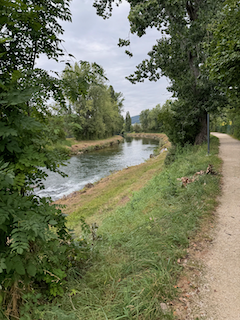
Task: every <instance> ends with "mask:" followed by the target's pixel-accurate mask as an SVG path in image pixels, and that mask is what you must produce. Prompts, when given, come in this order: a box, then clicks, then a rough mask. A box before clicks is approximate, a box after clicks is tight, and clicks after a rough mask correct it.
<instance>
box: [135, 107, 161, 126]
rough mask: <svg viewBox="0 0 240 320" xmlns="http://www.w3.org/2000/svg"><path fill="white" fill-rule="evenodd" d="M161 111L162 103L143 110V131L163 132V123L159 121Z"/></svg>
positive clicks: (141, 120)
mask: <svg viewBox="0 0 240 320" xmlns="http://www.w3.org/2000/svg"><path fill="white" fill-rule="evenodd" d="M160 113H161V106H160V104H158V105H156V107H155V108H153V109H152V110H149V109H146V110H143V111H141V113H140V116H139V119H140V122H141V126H142V128H143V132H161V131H162V123H161V122H159V115H160Z"/></svg>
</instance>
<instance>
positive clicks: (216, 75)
mask: <svg viewBox="0 0 240 320" xmlns="http://www.w3.org/2000/svg"><path fill="white" fill-rule="evenodd" d="M239 18H240V4H239V2H238V1H236V0H227V1H225V2H224V6H223V8H222V10H221V11H220V12H219V13H218V15H217V16H216V18H215V21H214V23H213V24H212V25H211V26H210V27H209V31H210V32H211V33H212V37H211V39H210V40H211V41H209V42H208V43H207V45H206V48H207V50H208V55H209V56H208V59H207V61H206V64H205V65H204V68H205V69H206V70H207V71H208V72H209V74H210V78H211V79H213V80H214V81H215V82H216V83H217V85H218V87H219V88H221V90H222V91H223V92H224V93H225V94H226V95H227V97H228V106H227V108H226V110H225V112H223V110H219V111H220V112H219V113H220V115H219V117H218V119H219V122H220V123H219V124H221V125H219V124H218V126H217V128H218V130H220V131H223V132H224V131H225V132H228V133H231V134H233V135H234V137H236V138H238V139H240V109H239V98H240V96H239V85H240V82H239V81H240V77H239V71H240V70H239V62H240V42H239V39H240V31H239V30H240V29H239V26H240V25H239V21H240V20H239ZM223 118H224V121H221V120H222V119H223Z"/></svg>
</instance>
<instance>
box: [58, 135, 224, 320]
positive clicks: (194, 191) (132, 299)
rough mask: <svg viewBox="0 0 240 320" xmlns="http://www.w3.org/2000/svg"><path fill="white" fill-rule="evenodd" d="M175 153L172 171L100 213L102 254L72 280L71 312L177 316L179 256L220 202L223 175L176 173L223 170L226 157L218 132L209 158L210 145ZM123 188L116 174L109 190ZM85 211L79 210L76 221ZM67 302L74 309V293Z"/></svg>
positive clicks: (147, 317)
mask: <svg viewBox="0 0 240 320" xmlns="http://www.w3.org/2000/svg"><path fill="white" fill-rule="evenodd" d="M175 152H176V153H175V161H174V162H172V164H171V165H169V166H168V167H167V170H166V169H165V170H163V171H161V172H159V173H157V174H155V176H154V177H153V178H152V180H151V181H149V182H148V183H147V184H146V185H145V187H144V188H142V189H141V190H140V191H137V192H135V193H134V194H133V195H132V198H131V200H130V201H129V202H128V203H127V204H126V205H125V206H122V207H118V208H116V209H115V210H112V211H111V214H109V212H104V211H103V212H102V213H101V214H102V217H101V219H102V223H101V225H100V227H99V229H98V231H99V232H100V233H101V235H102V241H97V242H96V244H95V246H96V249H97V251H98V254H96V255H95V258H94V259H92V260H91V263H89V264H88V265H86V270H85V271H86V272H85V274H84V276H83V277H82V278H81V279H78V280H77V279H72V280H69V282H68V286H69V288H70V289H69V290H70V292H73V291H72V290H74V292H75V293H76V294H74V295H72V296H71V299H72V304H73V306H75V307H74V308H75V310H72V313H73V314H74V315H76V316H77V318H78V319H89V320H91V319H92V320H93V319H98V320H104V319H105V320H106V319H111V320H112V319H114V320H116V319H144V320H152V319H168V320H172V319H173V313H172V311H171V308H170V307H169V306H170V303H171V301H172V300H173V299H174V298H175V297H176V295H177V288H176V284H177V282H178V278H179V276H180V275H181V272H182V268H183V267H182V266H181V264H179V263H178V262H177V261H178V259H180V258H183V257H184V256H185V255H186V249H187V248H188V246H189V241H190V239H191V237H192V236H193V235H194V234H195V233H196V232H197V230H199V227H200V225H201V221H202V220H203V218H204V217H208V216H209V214H210V213H211V212H212V210H213V209H214V207H215V206H216V196H217V194H218V193H219V187H218V185H219V180H220V177H219V175H203V176H200V177H199V179H198V180H197V181H194V182H192V183H190V184H188V185H187V186H186V187H182V186H181V185H180V183H179V182H178V180H177V178H180V177H182V176H187V175H190V174H193V173H194V172H196V171H200V170H206V168H207V166H208V164H209V163H212V164H213V165H214V167H215V168H216V170H219V167H220V164H221V162H220V160H219V159H218V158H217V153H218V141H217V139H216V138H212V139H211V156H209V157H206V145H203V146H201V147H196V146H195V147H189V146H188V147H187V148H183V149H181V150H177V151H175ZM129 170H130V169H129ZM125 186H126V185H125ZM120 190H121V183H120V181H118V188H116V189H114V190H113V189H112V193H111V196H114V192H115V193H118V192H120ZM107 199H108V200H107ZM105 200H107V201H109V198H108V197H107V196H106V198H105ZM95 205H96V204H95ZM85 208H87V204H86V203H85ZM95 208H96V207H95ZM90 212H92V213H90ZM79 214H80V212H79V213H77V212H75V214H74V220H75V222H76V221H77V219H80V216H79ZM90 214H94V211H88V213H87V215H90ZM61 305H62V308H63V310H66V311H67V310H69V295H68V294H66V295H65V296H64V297H63V298H62V300H61ZM162 306H165V308H162Z"/></svg>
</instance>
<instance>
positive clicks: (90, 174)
mask: <svg viewBox="0 0 240 320" xmlns="http://www.w3.org/2000/svg"><path fill="white" fill-rule="evenodd" d="M157 145H158V141H157V140H152V139H133V138H127V139H125V141H124V142H123V143H121V144H119V145H117V146H113V147H111V148H107V149H102V150H99V151H93V152H90V153H86V154H81V155H78V156H73V157H71V159H70V160H69V161H68V164H67V166H65V167H62V168H61V170H62V171H63V172H65V173H66V174H67V175H68V177H67V178H62V177H61V176H60V175H59V174H56V173H53V172H47V173H48V177H47V179H46V181H45V183H44V184H45V189H44V190H36V191H35V193H36V194H37V195H39V196H41V197H43V196H44V197H49V196H50V197H52V199H53V200H56V199H59V198H61V197H62V196H63V195H68V194H70V193H71V192H73V191H76V190H80V189H82V188H84V186H85V185H86V184H87V183H94V182H96V181H98V180H100V179H101V178H103V177H104V176H107V175H109V174H110V173H111V172H113V171H116V170H121V169H123V168H126V167H129V166H134V165H137V164H140V163H142V162H144V160H146V159H148V158H149V155H150V154H151V153H153V150H154V148H156V146H157Z"/></svg>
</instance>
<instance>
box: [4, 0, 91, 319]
mask: <svg viewBox="0 0 240 320" xmlns="http://www.w3.org/2000/svg"><path fill="white" fill-rule="evenodd" d="M68 7H69V1H68V0H62V1H59V0H49V1H30V0H24V1H8V0H3V1H1V6H0V13H1V29H0V39H1V41H0V67H1V73H0V304H1V311H0V317H1V319H5V317H6V319H10V318H11V319H12V318H15V319H16V318H17V319H19V318H20V319H21V320H23V319H24V320H25V319H37V316H35V315H34V314H33V313H32V309H31V308H30V307H29V305H30V303H31V301H32V302H33V303H35V304H36V305H38V306H40V302H39V301H38V299H40V298H41V299H43V300H44V299H47V300H51V297H53V296H56V295H61V294H63V287H64V280H63V279H64V278H66V275H67V271H68V269H69V268H70V267H73V268H74V267H79V265H80V264H81V261H82V259H84V257H85V253H84V251H85V249H84V248H83V247H84V245H83V244H81V243H80V244H79V245H75V244H74V242H73V240H72V237H71V235H70V234H69V232H68V229H67V228H66V225H65V222H66V218H65V216H64V215H63V214H62V212H61V210H59V209H57V208H56V207H55V206H54V205H51V201H50V200H49V199H45V198H42V199H40V198H39V197H37V196H35V195H33V194H32V191H33V188H34V187H43V183H42V180H43V179H44V178H45V177H46V173H45V171H44V170H43V169H42V167H45V168H48V169H50V170H51V171H55V172H59V173H61V172H60V171H59V169H58V167H59V164H61V163H62V161H63V160H64V158H63V157H62V155H60V154H59V153H58V152H56V151H54V150H50V149H49V148H48V145H49V143H51V142H52V141H54V139H56V134H57V133H56V132H55V130H52V127H51V126H49V121H48V119H49V116H50V114H49V111H48V106H47V104H46V101H47V100H48V99H49V97H53V98H54V99H55V100H56V101H58V103H59V104H60V105H62V104H63V102H64V97H63V93H62V91H61V85H60V82H59V80H58V79H56V78H53V77H51V76H49V75H48V74H47V72H45V71H44V70H41V69H35V68H34V65H35V62H36V58H37V57H38V56H39V55H40V54H45V55H47V57H48V58H54V59H57V57H58V56H59V55H61V50H60V48H59V46H58V45H59V43H60V39H59V35H60V34H62V33H63V30H62V28H61V26H60V24H59V21H60V20H70V19H71V17H70V12H69V8H68ZM59 134H60V133H59ZM24 294H25V295H24ZM23 302H26V307H25V309H24V310H23V311H22V312H20V313H19V307H20V306H21V305H22V304H23ZM27 306H28V307H27Z"/></svg>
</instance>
